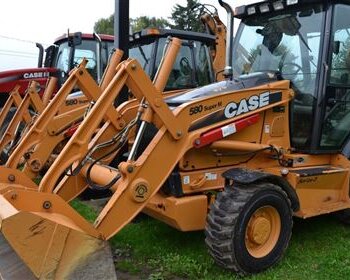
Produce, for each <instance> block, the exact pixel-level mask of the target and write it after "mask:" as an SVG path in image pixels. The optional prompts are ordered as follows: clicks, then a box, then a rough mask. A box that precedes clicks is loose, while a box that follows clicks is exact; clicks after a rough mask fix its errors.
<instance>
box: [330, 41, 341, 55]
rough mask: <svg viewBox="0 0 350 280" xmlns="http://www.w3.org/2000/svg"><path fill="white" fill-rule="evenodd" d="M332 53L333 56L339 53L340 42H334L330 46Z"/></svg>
mask: <svg viewBox="0 0 350 280" xmlns="http://www.w3.org/2000/svg"><path fill="white" fill-rule="evenodd" d="M332 51H333V53H334V54H339V52H340V41H334V42H333V45H332Z"/></svg>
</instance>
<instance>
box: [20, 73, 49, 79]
mask: <svg viewBox="0 0 350 280" xmlns="http://www.w3.org/2000/svg"><path fill="white" fill-rule="evenodd" d="M48 77H49V72H34V73H24V74H23V78H24V79H37V78H48Z"/></svg>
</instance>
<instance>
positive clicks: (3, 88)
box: [0, 32, 114, 107]
mask: <svg viewBox="0 0 350 280" xmlns="http://www.w3.org/2000/svg"><path fill="white" fill-rule="evenodd" d="M113 43H114V37H113V36H110V35H97V34H82V33H80V32H76V33H74V34H69V35H63V36H61V37H59V38H57V39H56V40H55V42H54V44H53V45H51V46H50V47H48V48H47V49H46V50H45V52H46V55H45V60H44V48H43V47H42V45H41V44H37V47H38V48H39V58H38V67H37V68H27V69H17V70H10V71H3V72H0V107H2V106H3V105H4V104H5V102H6V100H7V98H8V95H9V92H10V91H11V90H12V89H13V88H14V87H15V86H16V85H20V86H21V88H20V94H21V95H24V93H25V91H26V89H27V86H28V84H29V82H30V81H33V80H35V81H37V82H39V83H40V85H41V88H40V93H41V94H42V93H43V91H44V88H45V85H46V82H47V80H48V78H49V77H51V76H55V77H57V78H58V80H59V84H58V85H57V88H56V90H57V89H58V88H59V87H60V85H61V84H62V83H63V82H64V80H65V79H66V77H67V75H68V73H69V71H70V70H71V69H72V68H73V67H74V66H75V65H77V64H78V63H79V62H80V61H81V60H82V59H83V58H84V57H85V58H87V59H88V60H89V63H88V65H87V68H88V69H89V71H90V72H91V73H92V74H93V76H94V78H95V79H96V80H99V79H100V78H101V75H102V73H103V69H104V68H105V67H106V65H107V59H108V54H109V52H110V51H111V49H112V48H113Z"/></svg>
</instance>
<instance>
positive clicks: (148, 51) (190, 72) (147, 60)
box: [129, 28, 215, 91]
mask: <svg viewBox="0 0 350 280" xmlns="http://www.w3.org/2000/svg"><path fill="white" fill-rule="evenodd" d="M168 37H177V38H179V39H181V40H182V47H181V49H180V51H179V54H178V55H177V58H176V61H175V63H174V66H173V69H172V71H171V73H170V76H169V79H168V82H167V84H166V86H165V91H170V90H184V89H190V88H196V87H199V86H204V85H207V84H210V83H213V82H214V80H215V77H214V71H213V68H212V58H211V54H210V48H211V47H213V46H214V45H215V36H213V35H209V34H205V33H198V32H191V31H181V30H174V29H155V28H152V29H144V30H142V31H140V32H136V33H134V34H133V35H132V36H131V38H130V45H131V46H130V50H129V57H131V58H135V59H137V60H138V61H139V62H140V64H141V65H142V66H143V68H144V70H145V71H146V73H148V74H149V76H150V77H151V79H153V78H154V76H155V74H156V72H157V70H158V67H159V65H160V61H161V59H162V57H163V53H164V50H165V46H166V43H167V40H168Z"/></svg>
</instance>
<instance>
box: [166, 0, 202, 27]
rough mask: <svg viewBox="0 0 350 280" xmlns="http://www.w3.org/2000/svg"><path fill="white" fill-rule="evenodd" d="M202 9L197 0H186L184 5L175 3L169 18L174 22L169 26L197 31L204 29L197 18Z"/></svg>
mask: <svg viewBox="0 0 350 280" xmlns="http://www.w3.org/2000/svg"><path fill="white" fill-rule="evenodd" d="M202 9H203V8H202V6H201V5H200V3H199V0H187V4H186V6H181V5H179V4H176V5H175V6H174V7H173V9H172V12H171V17H170V19H171V20H173V22H174V24H173V25H172V26H171V27H172V28H176V29H181V30H191V31H197V32H202V31H204V26H203V24H202V23H201V21H200V19H199V18H200V16H201V14H202V12H203V11H202Z"/></svg>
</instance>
